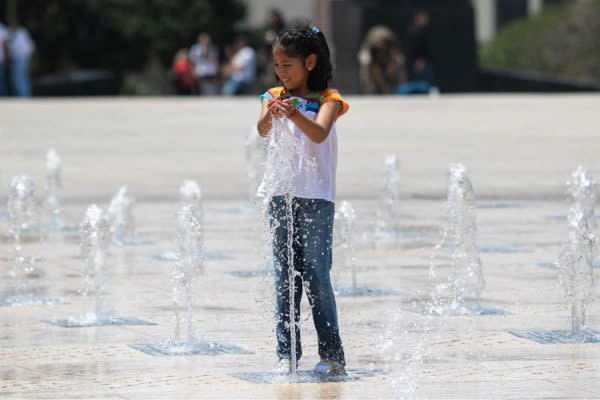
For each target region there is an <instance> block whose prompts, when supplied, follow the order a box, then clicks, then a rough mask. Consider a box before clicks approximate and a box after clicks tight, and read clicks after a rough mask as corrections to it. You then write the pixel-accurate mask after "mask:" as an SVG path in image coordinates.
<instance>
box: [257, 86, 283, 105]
mask: <svg viewBox="0 0 600 400" xmlns="http://www.w3.org/2000/svg"><path fill="white" fill-rule="evenodd" d="M282 92H283V87H281V86H277V87H274V88H271V89H269V90H267V91H266V92H264V93H263V94H262V95H261V96H260V101H261V102H262V101H263V100H264V99H267V100H270V99H277V98H279V96H281V93H282Z"/></svg>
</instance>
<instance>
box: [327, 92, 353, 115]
mask: <svg viewBox="0 0 600 400" xmlns="http://www.w3.org/2000/svg"><path fill="white" fill-rule="evenodd" d="M330 101H337V102H339V103H340V109H339V110H338V115H337V118H339V117H341V116H342V115H344V114H345V113H346V112H347V111H348V109H349V108H350V106H349V105H348V103H346V102H345V101H344V99H342V96H341V95H340V93H339V92H338V91H337V90H335V89H325V90H324V91H323V99H322V100H321V105H323V104H325V103H329V102H330Z"/></svg>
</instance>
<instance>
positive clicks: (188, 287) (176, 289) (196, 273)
mask: <svg viewBox="0 0 600 400" xmlns="http://www.w3.org/2000/svg"><path fill="white" fill-rule="evenodd" d="M176 224H177V261H176V262H175V266H174V268H173V271H172V273H171V281H172V282H173V303H174V308H173V309H174V320H175V332H174V336H173V339H172V344H174V345H178V344H179V345H180V344H182V343H183V341H182V340H181V334H180V326H181V317H180V315H179V297H180V296H181V293H182V292H183V294H184V295H185V301H186V305H187V314H186V319H187V344H190V345H191V344H193V342H194V340H195V336H194V325H193V312H192V304H193V301H192V299H193V297H192V295H193V287H194V284H195V283H196V281H197V280H198V278H199V277H200V275H201V274H202V272H203V269H204V258H203V253H202V226H201V224H200V216H199V215H198V210H197V208H196V207H194V206H193V205H191V204H188V205H184V206H183V207H181V209H180V210H179V211H178V212H177V214H176Z"/></svg>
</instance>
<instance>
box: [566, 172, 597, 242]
mask: <svg viewBox="0 0 600 400" xmlns="http://www.w3.org/2000/svg"><path fill="white" fill-rule="evenodd" d="M567 185H568V191H569V195H570V196H571V199H572V200H573V205H572V207H573V208H574V209H575V210H576V212H584V213H587V214H589V218H588V223H589V226H590V229H591V230H592V232H595V231H596V230H597V228H598V227H597V222H596V216H595V213H594V207H595V205H596V196H597V194H596V181H595V180H594V177H593V176H592V175H591V174H590V172H589V171H588V170H586V169H585V168H583V167H582V166H581V165H580V166H578V167H577V169H576V170H575V171H574V172H573V174H571V180H570V181H568V182H567Z"/></svg>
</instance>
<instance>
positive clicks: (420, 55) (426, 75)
mask: <svg viewBox="0 0 600 400" xmlns="http://www.w3.org/2000/svg"><path fill="white" fill-rule="evenodd" d="M429 25H430V19H429V13H428V12H427V11H426V10H424V9H417V10H416V11H415V14H414V17H413V22H412V25H411V26H410V28H409V30H408V38H407V42H408V52H407V63H406V66H407V74H408V79H409V82H407V83H406V84H404V85H402V86H401V87H400V89H399V91H398V94H422V93H428V92H429V91H430V89H431V88H432V86H433V85H434V84H435V82H434V80H435V78H434V66H433V62H432V57H431V42H430V30H429Z"/></svg>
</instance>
